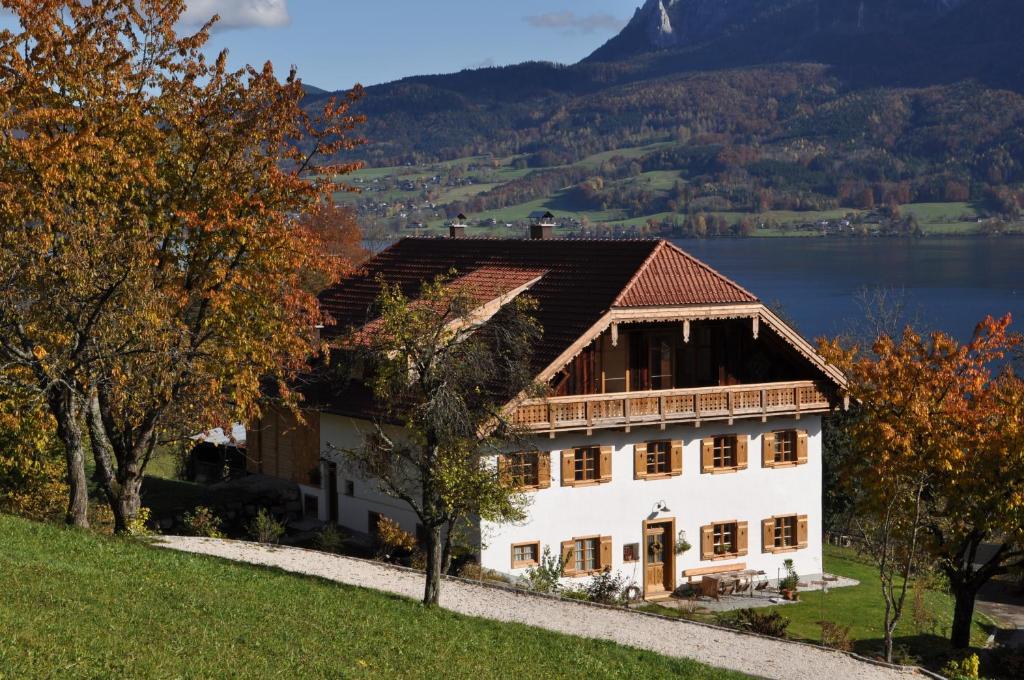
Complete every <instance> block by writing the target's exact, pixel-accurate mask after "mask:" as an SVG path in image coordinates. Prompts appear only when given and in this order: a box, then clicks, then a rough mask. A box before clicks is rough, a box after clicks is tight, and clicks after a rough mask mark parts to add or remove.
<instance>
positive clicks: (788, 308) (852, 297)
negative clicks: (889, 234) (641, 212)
mask: <svg viewBox="0 0 1024 680" xmlns="http://www.w3.org/2000/svg"><path fill="white" fill-rule="evenodd" d="M676 245H678V246H679V247H681V248H682V249H683V250H686V251H687V252H689V253H691V254H693V255H694V256H696V257H699V258H700V259H702V260H704V261H705V262H707V263H708V264H710V265H711V266H713V267H715V268H716V269H718V270H719V271H721V272H722V273H723V274H725V275H726V276H728V277H730V278H731V279H733V280H735V281H736V282H737V283H739V284H740V285H742V286H744V287H745V288H747V289H748V290H750V291H751V292H752V293H754V294H755V295H757V296H758V297H760V298H761V300H762V301H763V302H765V303H766V304H769V305H773V306H774V305H776V304H777V305H779V306H781V308H782V310H783V312H784V314H785V316H786V317H787V318H788V319H791V320H792V321H793V322H795V324H796V325H797V327H798V329H799V330H800V332H801V333H802V334H803V335H804V336H805V337H808V338H815V337H818V336H821V335H835V334H836V333H841V332H844V331H847V330H849V329H850V328H851V324H853V323H855V321H856V320H857V319H858V318H863V314H862V312H861V309H860V307H859V306H858V304H857V295H858V292H859V291H863V290H864V289H865V288H868V289H871V288H882V289H888V290H892V291H895V292H896V293H897V295H899V296H902V298H903V302H904V304H905V305H906V308H907V310H908V314H909V315H910V316H912V317H914V318H916V319H919V320H920V323H921V327H922V328H937V329H941V330H944V331H947V332H948V333H950V334H952V335H954V336H956V337H958V338H960V339H967V338H969V337H970V335H971V333H972V332H973V331H974V327H975V325H976V324H977V323H978V322H979V321H980V320H981V319H983V318H984V317H985V315H986V314H992V315H993V316H1002V315H1003V314H1006V313H1007V312H1010V313H1012V314H1013V318H1014V320H1015V322H1014V327H1015V328H1017V329H1018V330H1024V238H992V239H985V238H960V239H937V238H927V239H889V238H870V239H843V238H750V239H721V240H681V241H676Z"/></svg>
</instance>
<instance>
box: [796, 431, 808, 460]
mask: <svg viewBox="0 0 1024 680" xmlns="http://www.w3.org/2000/svg"><path fill="white" fill-rule="evenodd" d="M806 462H807V431H806V430H799V431H798V432H797V433H796V464H797V465H803V464H805V463H806Z"/></svg>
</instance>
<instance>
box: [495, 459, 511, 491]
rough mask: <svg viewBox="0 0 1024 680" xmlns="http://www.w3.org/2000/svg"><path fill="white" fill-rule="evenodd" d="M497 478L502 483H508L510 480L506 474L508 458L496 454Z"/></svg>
mask: <svg viewBox="0 0 1024 680" xmlns="http://www.w3.org/2000/svg"><path fill="white" fill-rule="evenodd" d="M498 480H499V481H501V483H502V484H508V483H509V481H510V480H509V475H508V458H507V457H505V456H500V455H499V456H498Z"/></svg>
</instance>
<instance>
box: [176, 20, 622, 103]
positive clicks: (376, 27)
mask: <svg viewBox="0 0 1024 680" xmlns="http://www.w3.org/2000/svg"><path fill="white" fill-rule="evenodd" d="M641 2H642V0H546V1H544V0H504V1H503V2H495V1H494V0H438V1H435V2H424V1H422V0H391V1H390V2H384V1H377V2H367V1H365V0H191V1H190V10H189V11H190V15H189V16H190V19H196V20H198V19H199V18H200V17H201V16H205V15H208V14H212V12H213V11H217V12H219V13H220V14H221V15H222V16H224V17H225V18H226V19H227V20H228V23H230V24H231V25H232V27H230V28H223V29H221V30H218V31H217V33H216V34H215V35H214V36H213V39H212V41H211V48H213V49H214V50H216V49H220V48H224V47H226V48H228V49H229V50H230V55H231V62H232V64H234V65H242V64H244V63H256V64H262V63H263V62H264V61H266V60H267V59H269V60H270V61H272V62H273V64H274V66H275V68H277V69H278V70H279V71H282V72H283V71H286V70H287V69H288V66H289V65H291V64H295V65H297V66H298V67H299V73H300V75H301V76H302V79H303V80H304V81H305V82H306V83H308V84H311V85H316V86H318V87H323V88H325V89H340V88H347V87H349V86H351V85H352V84H353V83H355V82H361V83H363V84H364V85H372V84H375V83H380V82H386V81H389V80H394V79H396V78H401V77H403V76H410V75H420V74H424V73H445V72H451V71H458V70H460V69H463V68H467V67H474V66H483V65H501V64H513V63H518V62H521V61H526V60H529V59H538V60H545V61H558V62H564V63H571V62H575V61H579V60H580V59H581V58H583V57H585V56H586V55H587V54H589V53H590V52H592V51H593V50H594V49H596V48H597V47H598V46H599V45H601V44H602V43H603V42H604V41H605V40H607V39H608V38H610V37H612V36H613V35H614V34H615V33H616V32H617V31H618V29H619V28H620V27H621V26H622V25H623V24H624V23H625V22H626V20H628V18H629V17H630V16H632V14H633V10H634V9H635V7H636V5H637V4H638V3H641Z"/></svg>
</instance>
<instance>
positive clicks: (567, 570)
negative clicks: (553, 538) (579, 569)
mask: <svg viewBox="0 0 1024 680" xmlns="http://www.w3.org/2000/svg"><path fill="white" fill-rule="evenodd" d="M575 551H576V541H562V574H563V575H565V576H572V575H573V574H575V573H576V557H575V555H574V554H573V553H574V552H575Z"/></svg>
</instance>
